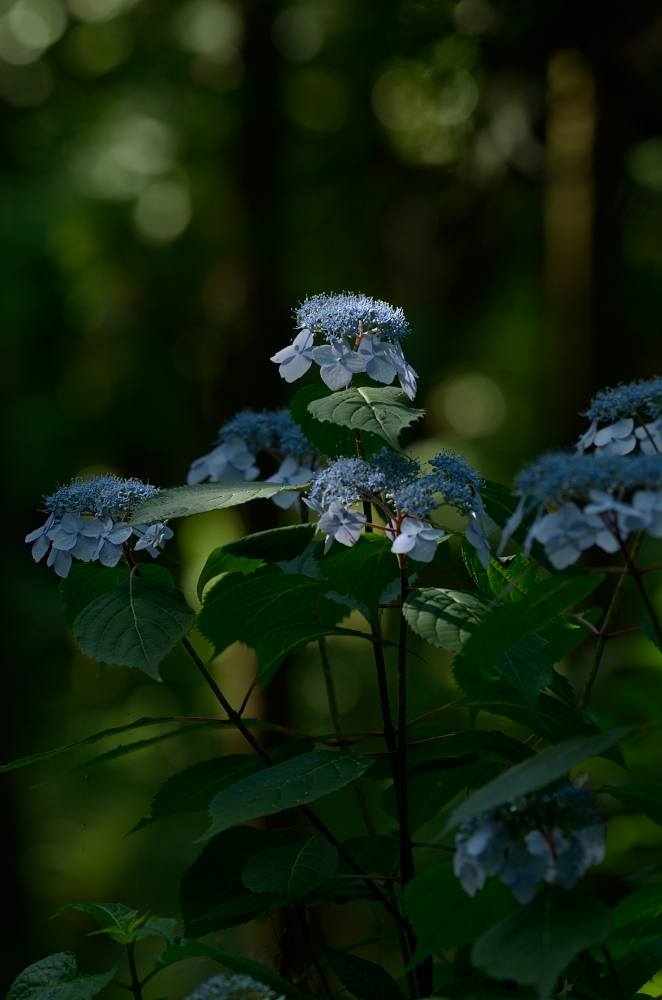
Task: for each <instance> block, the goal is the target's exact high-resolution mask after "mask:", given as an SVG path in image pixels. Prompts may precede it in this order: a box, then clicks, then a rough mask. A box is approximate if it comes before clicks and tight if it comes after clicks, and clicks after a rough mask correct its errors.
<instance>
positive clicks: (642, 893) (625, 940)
mask: <svg viewBox="0 0 662 1000" xmlns="http://www.w3.org/2000/svg"><path fill="white" fill-rule="evenodd" d="M660 936H662V883H659V882H657V883H654V884H653V885H648V886H645V887H644V888H643V889H637V891H636V892H633V893H632V895H630V896H627V897H626V898H625V899H622V900H621V902H620V903H617V904H616V906H615V907H614V908H613V910H612V911H611V929H610V933H609V940H608V942H607V944H608V947H609V952H610V954H611V956H612V958H614V959H619V958H624V957H625V956H626V955H630V954H632V953H633V952H636V951H638V950H639V949H640V948H643V947H644V945H647V944H650V943H651V942H653V941H655V940H656V939H657V938H659V937H660Z"/></svg>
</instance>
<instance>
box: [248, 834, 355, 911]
mask: <svg viewBox="0 0 662 1000" xmlns="http://www.w3.org/2000/svg"><path fill="white" fill-rule="evenodd" d="M337 867H338V849H337V848H336V847H333V846H332V845H331V844H329V843H327V842H326V841H316V840H306V841H301V840H300V841H298V842H297V843H296V844H287V845H286V846H285V847H274V848H270V849H268V850H266V851H260V853H259V854H254V855H253V857H252V858H251V860H250V861H249V862H248V864H247V865H246V868H245V869H244V872H243V875H242V876H241V880H242V882H243V883H244V885H245V886H246V888H247V889H250V890H251V892H275V893H276V894H277V895H278V896H280V897H281V898H282V899H284V900H285V902H286V903H294V902H295V901H296V900H297V899H302V898H303V897H304V896H307V895H308V893H309V892H312V891H313V889H316V888H317V887H318V886H319V885H322V883H323V882H326V881H327V879H330V878H331V877H332V876H333V875H335V872H336V869H337Z"/></svg>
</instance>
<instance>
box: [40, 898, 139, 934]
mask: <svg viewBox="0 0 662 1000" xmlns="http://www.w3.org/2000/svg"><path fill="white" fill-rule="evenodd" d="M71 910H79V911H80V912H81V913H89V914H90V916H92V917H94V919H95V920H96V921H97V923H98V924H99V926H100V927H101V928H102V929H103V930H105V931H114V932H117V933H118V934H126V932H127V931H128V930H129V928H130V927H131V924H132V923H133V921H134V920H135V919H136V917H137V916H138V911H137V910H131V909H130V908H129V907H128V906H124V904H123V903H65V905H64V906H62V907H60V909H59V910H58V911H57V913H54V914H53V916H52V917H51V920H54V919H55V918H56V917H61V916H62V914H63V913H69V912H71Z"/></svg>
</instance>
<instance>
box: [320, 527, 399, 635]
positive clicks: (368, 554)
mask: <svg viewBox="0 0 662 1000" xmlns="http://www.w3.org/2000/svg"><path fill="white" fill-rule="evenodd" d="M319 568H320V570H321V571H322V574H323V575H324V578H325V579H326V580H327V581H328V588H329V590H333V591H336V592H337V593H339V594H346V595H348V596H349V597H354V598H355V599H356V600H357V601H358V602H359V604H363V605H365V607H366V608H367V609H368V612H369V614H370V617H371V619H372V621H373V622H374V623H375V624H376V623H377V621H378V611H379V599H380V597H381V595H382V593H383V592H384V590H385V589H386V587H388V585H389V584H390V583H391V582H392V581H393V580H394V579H395V578H396V577H397V576H398V572H399V570H398V563H397V559H396V556H394V555H393V553H392V552H391V542H390V541H389V539H388V538H385V537H384V535H377V534H369V535H361V537H360V538H359V540H358V542H357V543H356V545H353V546H352V547H351V548H348V547H347V546H344V545H334V547H333V548H332V550H331V552H330V553H329V554H328V555H326V556H324V557H323V558H322V559H320V561H319Z"/></svg>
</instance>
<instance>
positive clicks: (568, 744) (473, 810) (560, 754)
mask: <svg viewBox="0 0 662 1000" xmlns="http://www.w3.org/2000/svg"><path fill="white" fill-rule="evenodd" d="M631 730H632V727H631V726H622V727H620V728H619V729H610V730H609V731H608V732H606V733H600V734H599V735H597V736H580V737H577V738H575V739H573V740H565V741H564V742H563V743H557V744H556V745H555V746H551V747H546V749H544V750H541V751H540V753H537V754H536V755H535V756H533V757H529V758H528V759H527V760H523V761H521V762H520V763H519V764H515V765H514V766H513V767H511V768H510V769H509V770H508V771H506V772H505V773H504V774H500V775H499V777H498V778H495V779H494V781H491V782H490V783H489V784H488V785H484V786H483V788H480V789H479V790H478V791H477V792H474V794H473V795H470V796H469V798H468V799H465V801H464V802H462V804H461V805H459V806H458V807H457V809H455V810H454V811H453V814H452V816H451V817H450V819H449V821H448V823H447V824H446V828H445V829H446V831H448V830H452V829H453V827H455V826H458V825H459V824H460V823H461V822H462V821H463V820H465V819H469V818H470V817H472V816H479V815H480V814H481V813H483V812H488V811H489V810H491V809H496V808H497V807H498V806H502V805H504V804H505V803H506V802H509V801H510V800H511V799H516V798H519V797H520V796H521V795H527V794H528V793H529V792H535V791H537V790H538V789H539V788H544V786H545V785H549V784H550V783H551V782H552V781H556V780H557V779H558V778H562V777H564V776H565V775H566V774H568V772H569V771H570V770H572V768H573V767H577V765H578V764H581V763H582V761H585V760H588V759H589V757H595V756H597V755H598V754H601V753H604V751H605V750H607V749H608V748H609V747H611V746H613V745H614V744H615V743H617V742H618V741H619V740H620V739H622V738H623V737H624V736H626V735H627V734H628V733H629V732H631Z"/></svg>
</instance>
